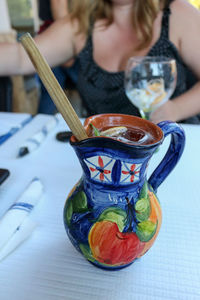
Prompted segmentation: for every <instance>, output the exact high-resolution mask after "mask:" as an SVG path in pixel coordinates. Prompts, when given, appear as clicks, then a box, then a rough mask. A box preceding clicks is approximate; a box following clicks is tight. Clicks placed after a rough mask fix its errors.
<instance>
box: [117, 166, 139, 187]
mask: <svg viewBox="0 0 200 300" xmlns="http://www.w3.org/2000/svg"><path fill="white" fill-rule="evenodd" d="M141 166H142V164H129V163H126V162H122V169H121V178H120V183H130V182H131V183H133V182H136V181H139V176H140V169H141Z"/></svg>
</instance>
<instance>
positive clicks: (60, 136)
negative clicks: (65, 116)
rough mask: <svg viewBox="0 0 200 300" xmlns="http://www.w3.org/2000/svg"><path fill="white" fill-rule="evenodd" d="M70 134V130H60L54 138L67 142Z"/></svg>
mask: <svg viewBox="0 0 200 300" xmlns="http://www.w3.org/2000/svg"><path fill="white" fill-rule="evenodd" d="M71 135H72V132H71V131H61V132H58V133H57V134H56V139H57V140H58V141H60V142H68V141H69V139H70V137H71Z"/></svg>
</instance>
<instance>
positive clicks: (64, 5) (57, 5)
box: [50, 0, 68, 20]
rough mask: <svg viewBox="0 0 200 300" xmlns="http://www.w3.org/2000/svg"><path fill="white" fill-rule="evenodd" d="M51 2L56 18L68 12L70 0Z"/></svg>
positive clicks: (54, 17) (53, 15) (52, 0)
mask: <svg viewBox="0 0 200 300" xmlns="http://www.w3.org/2000/svg"><path fill="white" fill-rule="evenodd" d="M50 3H51V13H52V17H53V19H54V20H58V19H61V18H63V17H65V16H66V15H67V14H68V0H51V1H50Z"/></svg>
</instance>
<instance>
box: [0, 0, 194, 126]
mask: <svg viewBox="0 0 200 300" xmlns="http://www.w3.org/2000/svg"><path fill="white" fill-rule="evenodd" d="M199 28H200V12H199V11H198V10H197V9H195V8H194V7H192V6H191V5H190V4H189V3H187V1H185V0H168V1H167V0H154V1H152V0H92V1H91V0H76V1H70V5H69V14H68V16H66V17H64V18H63V19H61V20H58V21H56V22H54V23H53V24H52V25H51V26H50V27H49V28H48V29H47V30H45V31H44V32H43V33H42V34H40V35H38V36H37V37H36V38H35V41H36V43H37V44H38V47H39V49H40V51H41V52H42V54H43V55H44V56H45V57H46V59H47V61H48V63H49V64H50V65H51V66H52V67H54V66H57V65H60V64H62V63H64V62H66V61H69V60H71V59H75V60H76V61H78V63H79V72H78V80H77V90H78V91H79V94H80V96H81V98H82V100H83V102H84V104H85V106H86V107H87V110H88V114H96V113H107V112H114V113H125V114H134V115H139V112H138V110H137V108H136V107H135V106H134V105H133V104H131V103H130V101H129V100H128V98H127V97H126V95H125V91H124V70H125V66H126V63H127V60H128V58H129V57H131V56H144V55H149V56H167V57H171V58H175V60H176V63H177V71H178V78H177V85H176V89H175V91H174V94H173V95H172V99H173V101H168V102H166V103H165V104H164V105H163V106H161V107H159V108H158V109H157V110H156V111H155V112H153V113H152V115H151V120H152V121H154V122H159V121H162V120H166V119H169V120H172V121H182V120H185V121H186V122H192V123H195V122H199V119H198V116H197V114H198V113H199V112H200V101H199V97H200V82H199V79H200V51H199V49H200V35H199ZM191 33H192V34H191ZM31 72H34V67H33V65H32V63H31V62H30V60H29V58H28V56H27V55H26V53H25V51H24V50H23V47H22V46H21V45H20V44H17V43H16V44H11V45H9V44H1V45H0V74H2V75H11V74H16V73H17V74H19V73H20V74H27V73H31Z"/></svg>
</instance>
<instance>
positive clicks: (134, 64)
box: [125, 56, 177, 119]
mask: <svg viewBox="0 0 200 300" xmlns="http://www.w3.org/2000/svg"><path fill="white" fill-rule="evenodd" d="M176 78H177V71H176V62H175V60H174V59H172V58H167V57H159V56H158V57H151V56H139V57H131V58H129V60H128V63H127V66H126V70H125V92H126V95H127V97H128V98H129V100H130V101H131V102H132V103H133V104H134V105H135V106H136V107H137V108H138V109H139V111H140V114H141V117H142V118H145V119H149V117H150V114H151V113H152V112H153V111H154V110H156V109H157V108H158V107H159V106H161V105H162V104H164V103H165V102H166V101H167V100H168V99H169V98H170V96H171V95H172V94H173V92H174V89H175V87H176Z"/></svg>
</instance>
